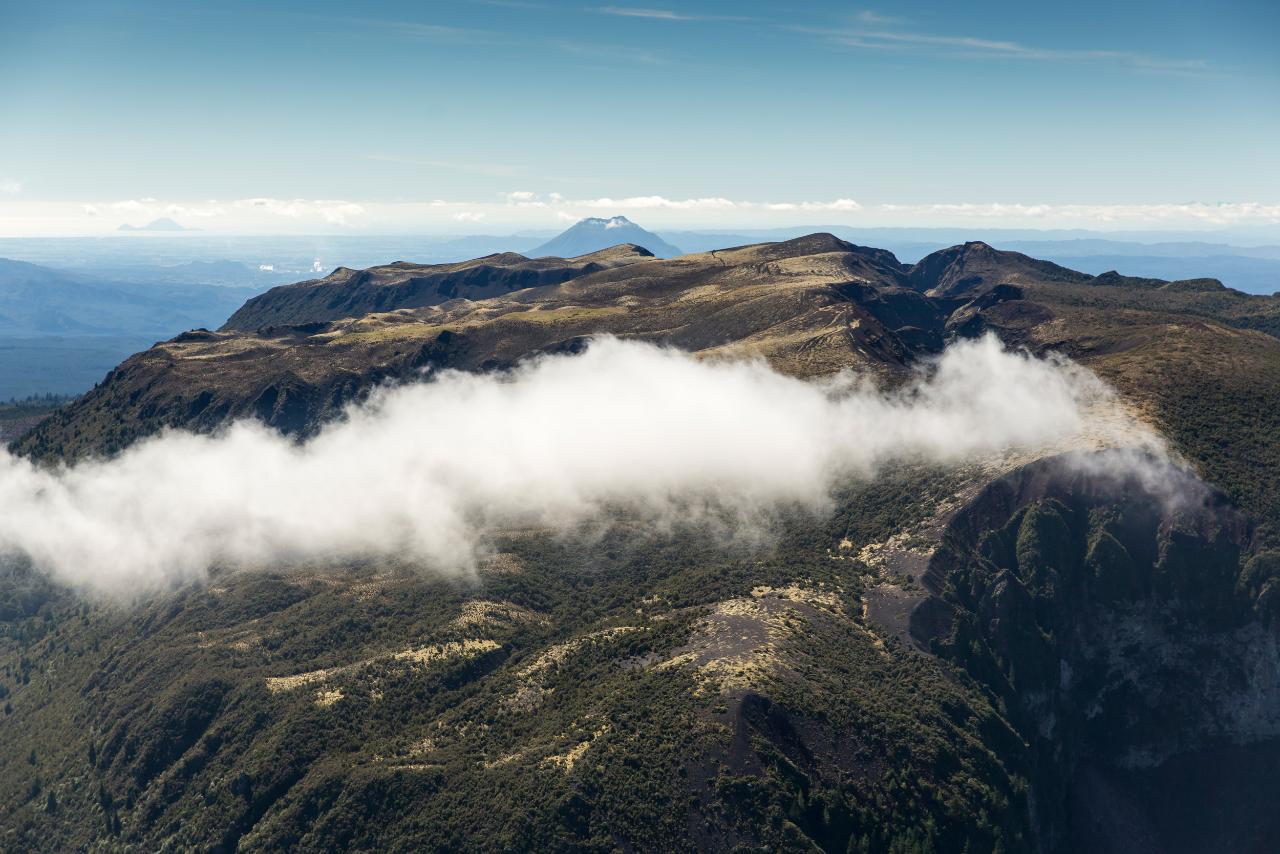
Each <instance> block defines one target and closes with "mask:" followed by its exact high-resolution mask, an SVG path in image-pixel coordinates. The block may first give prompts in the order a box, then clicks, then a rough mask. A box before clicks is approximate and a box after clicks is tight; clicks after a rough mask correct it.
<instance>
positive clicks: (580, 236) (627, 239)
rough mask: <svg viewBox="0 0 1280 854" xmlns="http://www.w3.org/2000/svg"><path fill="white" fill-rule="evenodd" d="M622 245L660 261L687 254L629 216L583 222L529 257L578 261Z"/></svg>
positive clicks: (589, 218)
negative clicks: (653, 256)
mask: <svg viewBox="0 0 1280 854" xmlns="http://www.w3.org/2000/svg"><path fill="white" fill-rule="evenodd" d="M619 243H634V244H635V245H636V246H643V247H644V248H645V249H648V250H649V251H650V252H652V253H653V254H654V255H657V256H658V257H659V258H674V257H676V256H677V255H683V254H684V253H683V252H682V251H681V250H679V249H677V248H676V247H674V246H672V245H671V244H670V243H667V242H666V241H665V240H663V239H662V238H661V237H659V236H658V235H656V234H654V233H653V232H652V231H646V230H644V229H643V228H641V227H640V226H638V225H636V224H635V223H634V222H632V221H631V220H629V219H627V218H626V217H625V216H613V217H609V218H608V219H603V218H601V217H594V216H593V217H588V218H587V219H584V220H580V221H578V222H576V223H574V224H573V225H572V226H571V227H570V228H569V229H568V230H566V231H564V232H562V233H561V234H560V235H559V236H558V237H553V238H552V239H551V240H549V241H547V242H546V243H544V244H542V245H541V246H539V247H537V248H536V249H534V250H533V251H531V252H530V253H529V254H530V255H531V256H532V257H534V258H541V257H544V256H547V255H554V256H556V257H558V258H576V257H578V256H579V255H587V254H590V253H592V252H599V251H600V250H601V249H608V248H609V247H610V246H617V245H618V244H619Z"/></svg>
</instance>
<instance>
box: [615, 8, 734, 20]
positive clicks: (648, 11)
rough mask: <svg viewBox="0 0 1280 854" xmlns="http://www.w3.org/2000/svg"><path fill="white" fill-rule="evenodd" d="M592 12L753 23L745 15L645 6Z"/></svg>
mask: <svg viewBox="0 0 1280 854" xmlns="http://www.w3.org/2000/svg"><path fill="white" fill-rule="evenodd" d="M592 11H594V12H598V13H600V14H601V15H613V16H614V17H617V18H648V19H649V20H652V21H753V20H756V19H755V18H751V17H747V16H744V15H704V14H700V13H696V12H683V11H681V12H677V11H676V10H674V9H652V8H646V7H643V6H596V7H595V8H594V9H593V10H592Z"/></svg>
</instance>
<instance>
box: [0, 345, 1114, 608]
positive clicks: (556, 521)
mask: <svg viewBox="0 0 1280 854" xmlns="http://www.w3.org/2000/svg"><path fill="white" fill-rule="evenodd" d="M1108 396H1109V392H1108V390H1107V388H1106V387H1105V386H1104V385H1103V384H1102V383H1101V382H1100V381H1099V380H1097V379H1096V378H1095V377H1094V376H1093V375H1092V374H1091V373H1090V372H1088V371H1087V370H1085V369H1083V368H1080V367H1078V366H1075V365H1073V364H1071V363H1069V362H1067V361H1066V360H1059V359H1051V360H1040V359H1035V358H1032V357H1030V356H1027V355H1024V354H1017V353H1011V352H1007V351H1005V350H1003V349H1002V348H1001V346H1000V344H999V343H998V342H997V341H996V340H995V339H994V338H986V339H983V340H980V341H973V342H963V343H958V344H955V345H953V346H952V347H950V348H949V349H948V350H947V351H946V353H945V354H944V355H943V356H941V357H940V358H939V359H938V360H937V361H936V362H935V363H933V364H932V365H931V366H930V367H928V368H926V369H924V370H922V371H921V373H920V374H919V376H918V377H917V378H916V379H915V380H914V381H912V382H910V383H908V384H906V385H905V386H902V387H899V388H897V389H894V390H886V389H883V388H880V387H878V386H877V385H876V384H875V383H874V382H872V381H871V380H870V379H867V378H865V377H858V376H855V375H852V374H846V375H841V376H839V377H836V378H832V379H829V380H827V381H823V382H806V381H802V380H798V379H795V378H792V377H788V376H784V375H782V374H779V373H777V372H775V371H773V370H772V369H770V368H769V367H768V366H767V365H766V364H765V363H764V362H762V361H748V362H741V361H740V362H724V361H714V360H705V359H699V358H696V357H694V356H690V355H688V354H684V353H680V352H677V351H674V350H669V349H661V348H658V347H654V346H651V345H646V344H639V343H634V342H624V341H619V340H616V339H611V338H603V339H598V340H596V341H595V342H594V343H593V344H592V345H591V346H590V347H588V348H587V350H586V351H585V352H584V353H581V354H579V355H574V356H567V355H566V356H550V357H545V358H541V359H538V360H536V361H533V362H531V363H529V364H526V365H524V366H523V367H520V368H518V369H517V370H515V371H514V372H511V373H509V374H501V375H492V374H489V375H474V374H462V373H456V372H445V373H441V374H439V375H437V376H434V377H431V378H428V379H426V380H424V381H422V382H419V383H414V384H410V385H404V386H399V387H395V388H387V389H381V390H379V391H377V392H376V393H375V394H374V395H373V396H372V398H371V399H370V400H369V401H368V402H367V403H365V404H363V405H360V406H356V407H352V408H351V409H349V410H348V411H347V413H346V414H345V417H343V418H342V419H340V420H338V421H335V422H334V423H333V424H331V425H329V426H328V427H326V428H325V429H323V430H322V431H321V432H320V433H319V434H318V435H317V436H315V437H314V438H312V439H310V440H308V441H306V442H303V443H298V442H294V441H291V440H289V439H288V438H285V437H281V436H280V435H278V434H276V433H274V432H272V431H270V430H269V429H268V428H266V427H264V426H262V425H259V424H256V423H237V424H234V425H232V426H231V427H229V428H228V429H226V430H225V431H223V432H221V433H219V434H217V435H213V436H205V435H194V434H190V433H183V432H170V433H167V434H164V435H162V436H159V437H156V438H153V439H150V440H146V441H143V442H140V443H139V444H137V445H135V446H134V447H132V448H131V449H129V450H128V451H126V452H125V453H123V454H121V455H120V456H118V457H116V458H113V459H110V460H92V461H86V462H81V463H78V464H76V465H73V466H69V467H61V468H41V467H38V466H35V465H33V464H31V463H30V462H28V461H27V460H25V459H21V458H17V457H13V456H10V455H8V454H3V453H0V552H3V553H8V554H14V553H22V554H25V555H27V556H29V558H30V559H31V560H32V561H33V562H34V564H35V565H36V566H38V567H39V568H41V569H42V570H44V571H45V572H47V573H49V574H50V575H51V576H52V577H54V578H55V579H57V580H59V581H61V582H65V583H69V584H72V585H75V586H78V587H81V588H87V589H90V590H94V591H101V592H122V593H133V592H136V591H140V590H147V589H153V588H156V587H159V586H164V585H167V584H170V583H173V582H178V581H184V580H188V579H193V578H199V577H200V576H201V575H202V574H203V573H204V572H205V571H206V570H207V569H208V568H209V567H211V566H214V565H220V564H234V565H250V566H256V565H271V564H279V563H281V562H288V561H297V560H307V561H328V560H334V559H343V558H355V557H378V556H387V555H397V556H408V557H410V558H412V559H415V560H417V561H420V562H421V563H422V564H423V565H424V566H427V567H429V568H431V569H433V570H434V571H439V572H444V573H459V572H466V571H467V570H468V569H469V568H470V567H472V566H474V562H475V560H476V558H477V555H478V554H481V553H482V552H483V550H484V549H485V548H486V543H487V542H488V541H489V539H490V537H491V535H492V534H493V533H494V532H495V531H497V530H498V529H501V528H503V527H507V526H512V525H530V524H532V525H549V526H555V527H558V528H563V529H567V528H569V527H571V526H574V525H578V524H580V523H583V522H586V521H591V520H594V519H598V518H601V516H602V514H603V511H604V510H605V508H609V509H611V510H612V509H617V508H624V509H626V510H627V511H629V512H634V513H639V514H643V515H645V516H647V517H651V518H653V519H654V520H657V521H661V520H671V519H696V518H699V516H700V515H711V516H715V517H716V518H718V519H722V520H724V519H727V520H730V524H733V520H738V521H740V522H741V523H743V524H747V523H748V521H749V520H753V521H758V520H760V519H761V518H767V517H768V514H769V513H771V512H773V511H774V510H776V509H778V508H780V507H783V506H792V507H794V506H796V505H799V506H802V507H805V508H810V509H813V510H815V511H821V510H822V509H823V508H824V507H826V506H827V504H828V503H829V501H830V498H829V496H830V494H831V490H832V489H833V487H835V486H836V485H837V484H838V483H840V482H842V481H847V480H848V479H850V478H864V479H865V478H871V477H874V476H875V475H876V473H877V472H878V471H879V470H880V469H881V468H882V467H883V466H885V465H886V464H888V463H890V462H893V461H897V460H915V459H918V460H923V461H930V462H936V463H943V464H950V463H958V462H961V461H964V460H967V459H970V458H973V457H975V456H976V455H982V454H988V453H992V452H998V451H1001V450H1004V449H1008V448H1014V447H1041V446H1046V445H1050V444H1053V443H1058V442H1061V441H1063V440H1066V439H1069V438H1070V437H1072V436H1075V435H1080V434H1081V433H1082V432H1083V431H1084V430H1085V429H1086V428H1087V426H1088V425H1087V421H1088V416H1087V411H1088V410H1089V408H1090V407H1093V406H1095V405H1097V404H1099V403H1104V402H1105V401H1107V400H1108V399H1109V397H1108Z"/></svg>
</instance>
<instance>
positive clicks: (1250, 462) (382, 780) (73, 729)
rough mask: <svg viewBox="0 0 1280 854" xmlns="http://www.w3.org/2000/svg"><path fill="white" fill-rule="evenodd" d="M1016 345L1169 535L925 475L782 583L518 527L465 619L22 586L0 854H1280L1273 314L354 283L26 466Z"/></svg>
mask: <svg viewBox="0 0 1280 854" xmlns="http://www.w3.org/2000/svg"><path fill="white" fill-rule="evenodd" d="M988 332H990V333H994V334H995V335H997V336H999V337H1000V338H1001V339H1002V340H1003V341H1004V342H1006V344H1008V345H1009V346H1013V347H1023V348H1026V349H1028V350H1030V351H1032V352H1035V353H1039V354H1044V353H1048V352H1059V353H1063V354H1065V355H1067V356H1069V357H1071V358H1073V359H1075V360H1077V361H1079V362H1081V363H1083V364H1085V365H1087V366H1088V367H1090V368H1092V369H1093V370H1094V371H1096V372H1097V373H1098V374H1099V375H1101V376H1102V377H1104V378H1105V379H1106V380H1107V381H1109V382H1110V383H1111V384H1112V385H1113V386H1114V387H1115V388H1116V389H1117V391H1118V392H1119V397H1120V402H1121V406H1122V407H1123V408H1124V410H1125V411H1126V412H1128V413H1130V414H1133V415H1134V416H1136V417H1137V418H1138V419H1140V420H1141V421H1144V422H1145V423H1147V424H1149V425H1151V426H1152V427H1154V428H1156V429H1158V430H1159V431H1160V432H1162V433H1163V434H1164V435H1165V436H1166V437H1167V438H1168V440H1169V442H1170V444H1171V446H1172V447H1173V448H1174V449H1175V451H1176V452H1178V453H1179V454H1181V455H1182V456H1183V457H1184V458H1185V460H1186V462H1187V464H1188V467H1189V468H1188V469H1186V470H1184V469H1181V468H1178V467H1176V466H1171V465H1170V464H1168V463H1167V462H1164V461H1160V460H1152V461H1151V465H1152V466H1154V467H1156V468H1157V470H1158V471H1159V472H1160V473H1161V479H1162V482H1164V483H1165V484H1171V485H1172V486H1170V488H1171V489H1172V490H1173V493H1174V494H1176V495H1178V496H1180V498H1179V500H1177V501H1168V500H1165V499H1164V498H1163V497H1162V496H1160V495H1156V494H1155V493H1153V492H1152V487H1151V486H1150V484H1149V483H1146V482H1143V481H1139V480H1137V479H1134V478H1130V477H1126V476H1123V475H1117V476H1114V477H1108V476H1103V475H1102V474H1099V472H1104V473H1105V472H1107V471H1111V470H1114V471H1122V470H1123V467H1121V466H1118V465H1112V464H1111V461H1112V460H1113V458H1111V457H1108V456H1107V455H1108V454H1112V453H1115V452H1114V451H1112V450H1109V449H1106V448H1103V449H1099V448H1096V447H1082V448H1076V449H1073V450H1072V451H1070V453H1069V454H1068V455H1067V456H1066V457H1062V456H1057V455H1043V456H1040V457H1039V458H1034V459H1002V460H983V461H977V462H974V463H972V464H970V465H966V466H963V467H960V468H958V469H955V470H937V469H932V468H930V469H924V468H920V467H912V466H905V467H903V468H901V469H900V470H895V471H894V472H893V473H892V474H891V475H890V476H888V477H885V478H883V479H881V480H878V481H876V482H875V483H872V484H860V485H859V484H853V485H850V486H849V487H848V489H847V490H844V491H842V492H841V493H840V495H839V496H838V501H837V502H836V503H837V509H836V510H835V512H834V513H833V514H832V515H831V516H830V517H829V518H823V519H814V518H812V517H809V516H804V515H803V514H802V515H801V516H798V517H796V518H790V517H788V518H787V519H786V520H784V522H782V523H780V526H781V529H782V530H781V531H780V533H779V534H778V538H777V542H776V543H774V544H773V545H771V546H770V547H769V548H768V549H766V550H765V552H764V553H759V554H757V553H753V554H746V555H744V554H738V553H726V551H725V550H724V548H723V547H722V546H720V545H718V544H717V543H715V542H710V541H708V540H707V539H706V538H702V537H699V536H697V535H696V534H690V533H679V534H670V535H663V534H655V533H652V532H645V531H640V530H636V528H635V527H634V526H632V525H629V524H628V522H627V520H626V519H620V520H618V524H616V525H615V526H614V527H613V528H611V529H610V531H609V532H608V533H607V534H605V535H603V536H598V537H595V538H588V537H583V538H582V539H576V538H573V537H568V538H566V537H562V536H555V535H553V534H552V533H550V532H545V531H536V530H534V531H510V532H506V533H505V534H504V535H503V536H502V537H501V539H500V542H498V543H496V544H495V546H496V549H495V555H494V556H493V557H492V558H491V559H490V560H489V561H488V562H487V563H486V564H485V566H484V567H483V568H482V570H481V572H480V574H479V576H478V577H477V578H476V579H473V580H472V581H470V582H462V581H452V582H449V581H441V580H438V579H432V578H429V577H426V576H424V575H422V574H420V573H418V572H415V571H414V569H413V567H409V566H404V565H399V564H396V563H394V562H393V563H385V562H368V563H361V564H358V565H351V566H348V567H345V568H343V569H340V570H318V569H314V568H309V567H278V568H272V570H271V571H265V572H264V571H257V572H237V571H233V570H229V569H222V570H219V571H218V572H216V573H215V575H214V577H213V578H212V579H211V581H210V582H209V583H208V584H207V585H194V586H188V587H184V588H182V589H180V590H177V591H174V592H172V593H170V594H166V595H164V596H158V597H154V598H150V599H148V600H146V601H144V602H142V603H139V604H135V605H131V606H129V607H120V606H117V605H109V604H104V603H99V602H93V601H86V600H83V599H82V598H80V597H78V596H77V595H76V594H75V593H74V592H71V591H66V590H62V589H58V588H55V587H53V586H52V585H50V584H48V583H47V582H45V581H44V580H43V579H42V578H41V577H40V576H39V575H38V574H36V573H35V572H34V571H33V570H31V569H30V568H29V567H26V566H25V565H24V564H22V562H21V561H16V562H14V563H13V565H12V566H10V567H8V568H7V569H6V570H5V572H6V575H5V576H4V582H5V586H4V587H3V588H0V592H2V593H3V597H2V600H0V626H3V627H4V633H3V634H2V635H0V664H2V665H3V668H4V669H3V677H2V678H0V687H3V691H4V694H3V696H0V701H3V702H5V703H6V704H7V706H8V710H7V713H6V717H5V719H4V723H3V725H2V726H0V805H3V806H2V808H0V828H3V829H4V830H3V833H4V835H0V847H3V848H11V849H13V850H19V849H26V850H35V849H43V850H55V849H83V850H88V849H90V848H95V849H100V850H116V849H119V850H127V849H138V850H152V849H164V848H169V849H173V850H185V849H203V850H222V851H231V850H278V849H281V848H296V849H299V850H332V849H334V848H352V849H388V850H409V849H414V850H423V849H427V850H457V849H461V848H470V849H474V848H486V849H504V850H529V849H553V850H659V849H662V850H675V849H680V850H684V849H688V848H695V847H701V848H715V849H733V848H735V846H740V847H741V848H742V849H743V850H814V849H815V848H816V849H820V850H825V851H839V852H844V851H893V852H917V851H918V852H925V851H956V852H961V851H969V852H976V851H985V852H995V851H1000V852H1006V854H1007V853H1008V852H1014V851H1042V852H1059V851H1064V852H1065V851H1084V850H1088V851H1117V852H1119V851H1137V852H1164V851H1176V852H1182V851H1185V852H1192V851H1196V852H1216V851H1222V852H1227V851H1267V850H1276V848H1277V847H1278V846H1280V824H1278V823H1277V821H1276V818H1275V811H1274V809H1273V805H1274V803H1275V801H1276V799H1277V798H1278V797H1280V783H1277V782H1276V779H1275V775H1274V774H1271V773H1269V769H1274V767H1275V760H1276V759H1277V757H1280V747H1278V746H1277V745H1280V675H1278V674H1280V635H1278V634H1277V628H1276V622H1275V618H1276V616H1277V615H1280V529H1277V522H1278V521H1280V441H1277V437H1280V338H1277V335H1280V299H1277V298H1275V297H1258V296H1249V295H1245V294H1242V293H1239V292H1236V291H1231V290H1228V289H1226V288H1223V287H1222V286H1221V284H1219V283H1217V282H1215V281H1212V280H1192V281H1182V282H1164V281H1157V280H1148V279H1134V278H1127V277H1123V276H1119V275H1116V274H1104V275H1101V276H1088V275H1085V274H1082V273H1077V272H1074V271H1071V270H1067V269H1065V268H1062V267H1059V266H1056V265H1054V264H1050V263H1048V262H1044V261H1038V260H1035V259H1032V258H1028V257H1026V256H1022V255H1018V254H1016V253H1008V252H1000V251H998V250H995V249H993V248H992V247H990V246H987V245H986V244H982V243H968V244H965V245H963V246H956V247H952V248H950V249H946V250H943V251H941V252H937V253H934V254H933V255H930V256H928V257H926V258H924V259H922V260H921V261H920V262H919V263H918V264H915V265H904V264H900V263H899V262H898V261H897V260H896V259H895V258H894V257H893V255H891V254H890V253H888V252H885V251H883V250H877V249H869V248H865V247H859V246H854V245H851V244H848V243H845V242H843V241H840V240H838V239H836V238H834V237H832V236H830V235H823V234H815V235H810V236H808V237H804V238H799V239H796V240H791V241H787V242H785V243H778V244H762V245H756V246H745V247H740V248H734V249H724V250H718V251H715V252H708V253H704V254H698V255H687V256H683V257H680V258H676V259H672V260H658V259H655V258H652V257H649V256H647V254H646V253H644V252H643V251H637V250H636V249H635V248H634V247H626V246H623V247H615V248H614V249H611V250H606V251H605V252H602V253H596V254H595V255H591V256H584V257H582V258H576V259H567V260H563V259H538V260H536V261H529V260H528V259H523V258H521V257H520V256H515V255H502V256H491V257H490V258H486V259H478V260H477V261H474V262H469V263H468V264H461V265H449V266H448V267H422V266H417V265H409V264H402V263H401V264H393V265H389V266H386V267H378V268H373V269H372V270H369V271H360V272H357V271H349V270H338V271H335V273H334V274H332V275H331V276H329V277H326V278H325V279H321V280H317V281H315V282H304V283H300V284H297V285H290V286H287V287H283V288H277V289H275V290H273V291H271V292H269V293H267V294H264V295H262V296H260V297H257V298H255V299H254V300H251V301H250V302H249V303H248V304H246V306H245V307H244V308H242V309H241V310H240V311H239V312H237V313H236V315H234V316H233V317H232V318H231V320H230V321H229V322H228V323H227V325H226V326H225V327H223V328H222V329H221V330H219V331H215V332H211V331H205V330H198V331H195V332H189V333H186V334H184V335H180V336H178V337H176V338H174V339H172V340H170V341H167V342H163V343H161V344H158V345H156V346H155V347H153V348H152V349H150V350H147V351H145V352H143V353H139V354H137V355H135V356H133V357H132V358H130V359H128V360H127V361H126V362H124V363H123V364H121V365H120V366H119V367H118V368H116V369H115V370H114V371H112V372H111V374H110V375H108V376H107V377H106V378H105V379H104V381H103V382H102V383H101V384H100V385H99V386H98V387H97V388H96V389H94V390H93V391H92V392H90V393H89V394H87V395H85V396H84V397H83V398H81V399H80V400H78V401H76V402H74V403H73V404H71V405H69V406H67V407H65V408H63V409H61V410H59V411H58V412H57V413H55V414H54V415H53V416H51V417H49V418H48V419H47V420H45V421H44V422H42V423H40V424H39V425H38V426H36V427H35V429H33V430H32V431H30V432H29V433H27V434H26V435H25V436H23V437H22V438H20V439H18V440H17V441H16V442H15V443H14V445H13V448H14V450H15V451H17V452H18V453H22V454H26V455H29V456H31V457H33V458H36V459H39V460H41V461H44V462H46V463H49V464H56V463H57V462H59V461H72V460H76V459H80V458H85V457H88V456H93V455H103V454H105V455H110V454H115V453H118V452H120V451H122V450H123V449H125V448H127V447H128V446H129V445H130V444H131V443H133V442H136V441H137V440H139V439H141V438H143V437H146V436H149V435H153V434H155V433H157V432H159V431H161V430H162V429H164V428H183V429H191V430H197V431H212V430H216V429H217V428H218V427H220V426H222V425H225V424H226V423H228V422H229V421H230V420H232V419H236V418H246V417H249V418H258V419H261V420H262V421H264V422H266V423H267V424H270V425H272V426H274V427H276V428H278V429H280V430H282V431H284V432H286V433H290V434H293V435H296V436H299V437H305V436H307V435H310V434H312V433H314V432H315V431H316V430H317V429H318V428H319V427H320V426H321V425H323V424H324V423H325V422H326V420H328V419H331V418H334V417H336V416H338V415H339V414H340V412H341V410H342V408H343V407H344V406H345V405H347V404H349V403H351V402H353V401H358V400H360V399H361V398H362V397H363V396H364V395H366V394H367V393H368V392H369V390H370V389H371V388H373V387H374V386H376V385H377V384H379V383H385V382H407V381H413V380H416V379H418V378H419V377H420V376H421V375H422V373H423V372H424V371H426V370H440V369H457V370H464V371H492V370H502V369H506V368H509V367H512V366H514V365H516V364H517V363H519V362H520V361H521V360H523V359H528V358H530V357H533V356H536V355H538V354H542V353H558V352H575V351H576V350H578V349H580V348H582V347H587V346H590V339H591V337H592V336H595V335H600V334H610V335H615V336H619V337H624V338H633V339H639V340H645V341H652V342H658V343H662V344H666V345H669V346H673V347H678V348H681V349H683V350H687V351H690V352H693V353H697V354H699V356H701V357H703V358H741V357H749V356H758V357H762V358H764V359H766V360H768V362H769V363H770V364H771V365H773V366H774V367H775V368H776V369H778V370H780V371H783V372H786V373H788V374H791V375H795V376H799V377H806V378H808V377H821V376H825V375H828V374H831V373H833V372H835V371H838V370H841V369H845V368H856V369H859V370H864V371H870V372H874V373H875V374H876V375H878V376H879V377H880V378H881V379H882V380H883V381H884V382H887V383H893V382H897V381H899V380H900V379H902V378H905V377H906V376H908V375H909V374H910V371H911V370H912V369H913V367H914V366H916V365H918V364H919V363H920V361H921V360H922V359H924V358H927V357H928V356H930V355H933V354H936V353H939V352H941V351H942V349H943V348H944V346H945V345H946V344H947V343H948V342H950V341H953V340H956V339H957V338H963V337H974V336H978V335H981V334H984V333H988ZM566 415H567V417H568V416H569V415H570V414H566ZM1082 460H1085V461H1087V462H1084V463H1082V462H1081V461H1082Z"/></svg>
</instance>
